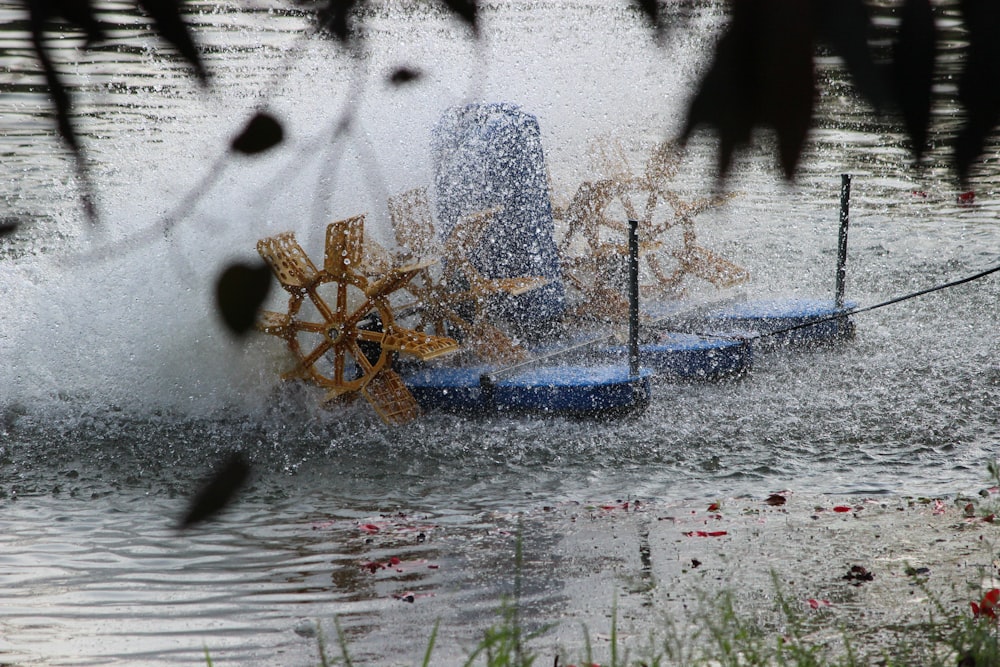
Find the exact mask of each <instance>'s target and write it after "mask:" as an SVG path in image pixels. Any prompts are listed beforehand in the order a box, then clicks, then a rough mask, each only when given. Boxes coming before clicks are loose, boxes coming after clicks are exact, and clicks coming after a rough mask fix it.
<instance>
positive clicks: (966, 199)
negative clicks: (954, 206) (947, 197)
mask: <svg viewBox="0 0 1000 667" xmlns="http://www.w3.org/2000/svg"><path fill="white" fill-rule="evenodd" d="M974 201H976V192H975V190H969V191H967V192H963V193H961V194H960V195H958V203H959V204H966V205H968V204H971V203H973V202H974Z"/></svg>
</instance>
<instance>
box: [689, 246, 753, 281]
mask: <svg viewBox="0 0 1000 667" xmlns="http://www.w3.org/2000/svg"><path fill="white" fill-rule="evenodd" d="M674 256H675V257H677V259H678V260H680V262H681V264H682V265H683V266H684V268H685V269H686V270H687V271H689V272H690V273H691V274H693V275H695V276H697V277H699V278H701V279H702V280H707V281H708V282H710V283H712V284H713V285H715V286H716V287H733V286H734V285H739V284H740V283H744V282H746V281H747V280H749V279H750V272H749V271H747V270H746V269H744V268H743V267H742V266H739V265H738V264H734V263H733V262H730V261H729V260H728V259H726V258H724V257H720V256H719V255H716V254H715V253H714V252H712V251H711V250H709V249H707V248H702V247H701V246H698V245H694V244H690V245H688V246H686V247H685V248H683V249H681V250H678V251H676V252H675V253H674Z"/></svg>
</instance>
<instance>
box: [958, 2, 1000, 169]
mask: <svg viewBox="0 0 1000 667" xmlns="http://www.w3.org/2000/svg"><path fill="white" fill-rule="evenodd" d="M962 15H963V18H964V21H965V27H966V29H967V30H968V40H969V45H968V53H967V57H966V60H965V69H964V71H963V72H962V76H961V79H960V80H959V88H958V99H959V102H961V104H962V106H963V107H964V108H965V113H966V118H965V124H964V125H963V126H962V129H961V130H960V131H959V133H958V137H957V140H956V145H955V168H956V170H957V171H958V174H959V176H960V177H961V178H962V179H963V180H964V179H965V178H966V176H968V173H969V169H970V167H971V166H972V164H973V163H974V162H975V161H976V160H978V159H979V157H980V156H981V155H982V153H983V145H984V143H985V141H986V138H987V137H988V136H989V134H990V133H991V132H992V130H993V128H994V127H996V125H997V121H998V119H1000V3H998V2H996V0H963V2H962Z"/></svg>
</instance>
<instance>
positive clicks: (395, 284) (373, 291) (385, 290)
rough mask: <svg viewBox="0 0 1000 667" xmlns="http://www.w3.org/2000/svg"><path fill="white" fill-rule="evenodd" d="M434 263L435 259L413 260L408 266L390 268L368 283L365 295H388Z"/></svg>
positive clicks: (374, 296)
mask: <svg viewBox="0 0 1000 667" xmlns="http://www.w3.org/2000/svg"><path fill="white" fill-rule="evenodd" d="M432 264H434V261H433V260H424V261H421V262H413V263H411V264H407V265H406V266H401V267H399V268H393V269H389V270H388V271H386V272H385V274H384V275H382V276H381V277H380V278H379V279H378V280H376V281H375V282H373V283H371V284H369V285H368V289H366V290H365V295H366V296H369V297H371V298H372V299H376V298H378V297H382V296H386V295H388V294H391V293H393V292H395V291H396V290H398V289H399V288H400V287H402V286H403V285H405V284H406V283H408V282H410V280H411V279H412V278H413V276H415V275H417V274H418V273H420V272H421V271H423V270H424V269H426V268H427V267H429V266H431V265H432Z"/></svg>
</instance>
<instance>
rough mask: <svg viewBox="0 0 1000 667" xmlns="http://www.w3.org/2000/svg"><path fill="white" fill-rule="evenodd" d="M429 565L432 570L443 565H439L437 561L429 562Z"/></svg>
mask: <svg viewBox="0 0 1000 667" xmlns="http://www.w3.org/2000/svg"><path fill="white" fill-rule="evenodd" d="M427 567H428V568H429V569H431V570H436V569H438V568H439V567H441V566H440V565H438V564H437V563H428V564H427Z"/></svg>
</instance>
